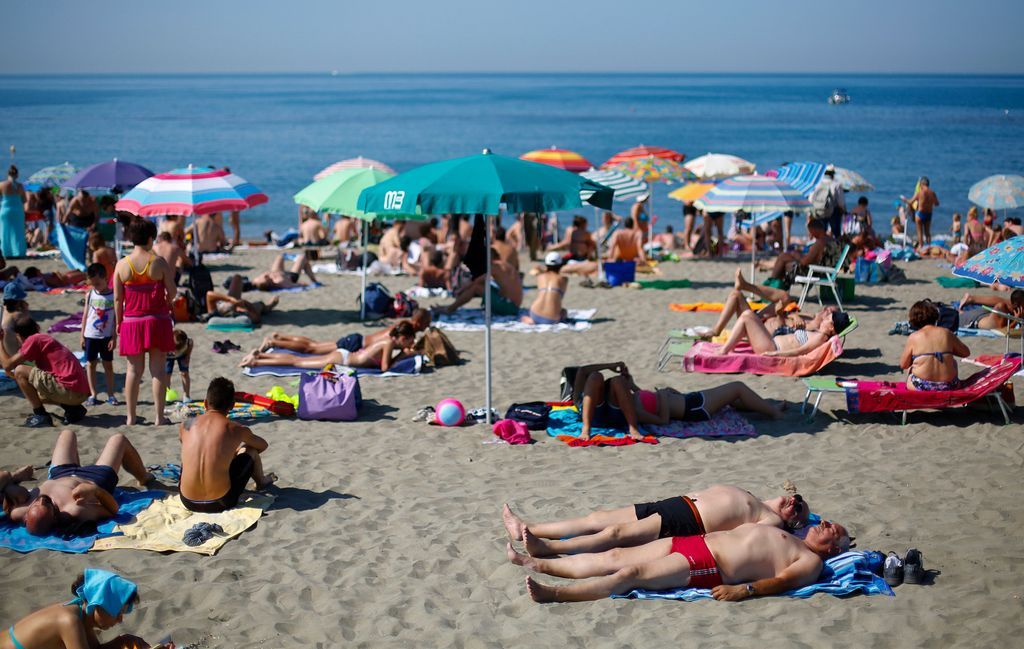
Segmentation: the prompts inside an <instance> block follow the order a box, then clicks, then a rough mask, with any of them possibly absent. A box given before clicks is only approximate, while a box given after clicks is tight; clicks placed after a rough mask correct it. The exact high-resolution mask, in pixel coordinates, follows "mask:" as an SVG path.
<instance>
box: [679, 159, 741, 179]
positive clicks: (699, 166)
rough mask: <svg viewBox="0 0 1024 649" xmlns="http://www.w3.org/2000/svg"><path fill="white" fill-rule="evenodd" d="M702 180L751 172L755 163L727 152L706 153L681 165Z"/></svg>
mask: <svg viewBox="0 0 1024 649" xmlns="http://www.w3.org/2000/svg"><path fill="white" fill-rule="evenodd" d="M683 166H684V167H686V168H687V169H689V170H690V171H691V172H692V173H693V175H695V176H697V178H700V179H702V180H710V179H714V178H728V177H729V176H739V175H742V174H752V173H754V170H755V169H756V167H757V165H755V164H754V163H753V162H751V161H749V160H744V159H743V158H740V157H738V156H734V155H729V154H727V153H707V154H705V155H702V156H700V157H699V158H694V159H693V160H690V161H689V162H687V163H686V164H684V165H683Z"/></svg>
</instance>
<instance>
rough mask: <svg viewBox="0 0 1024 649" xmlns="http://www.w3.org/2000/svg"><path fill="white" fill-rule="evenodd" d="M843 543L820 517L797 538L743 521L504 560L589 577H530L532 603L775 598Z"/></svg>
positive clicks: (816, 572) (814, 575)
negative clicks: (635, 593)
mask: <svg viewBox="0 0 1024 649" xmlns="http://www.w3.org/2000/svg"><path fill="white" fill-rule="evenodd" d="M849 548H850V535H849V533H848V532H847V531H846V528H844V527H843V526H842V525H839V524H837V523H832V522H831V521H825V520H823V521H821V523H820V524H818V525H815V526H814V527H812V528H810V529H809V530H808V531H807V536H806V537H804V538H803V539H801V538H799V537H797V536H794V535H792V534H790V533H788V532H784V531H782V530H780V529H777V528H774V527H770V526H768V525H758V524H756V523H744V524H743V525H740V526H739V527H737V528H735V529H732V530H728V531H722V532H709V533H708V534H703V535H695V536H675V537H671V538H663V539H658V540H657V541H651V542H650V543H647V544H645V545H640V546H637V547H634V548H626V549H622V548H615V549H614V550H609V551H607V552H600V553H596V554H591V553H585V554H575V555H571V556H567V557H560V558H558V559H535V558H533V557H531V556H529V555H525V554H521V553H519V552H516V550H515V549H514V548H513V547H512V544H511V543H509V544H508V545H507V547H506V552H507V554H508V558H509V560H510V561H511V562H512V563H514V564H516V565H519V566H525V567H526V568H529V569H530V570H533V571H535V572H543V573H546V574H549V575H554V576H556V577H567V578H570V579H585V578H587V577H596V579H590V580H588V581H583V582H578V583H573V584H570V585H567V586H562V585H559V586H549V585H546V584H542V583H540V582H538V581H537V580H535V579H534V578H533V577H527V578H526V589H527V591H528V592H529V593H530V597H532V598H533V600H534V601H535V602H582V601H589V600H595V599H603V598H605V597H610V596H611V595H622V594H625V593H628V592H629V591H631V590H634V589H638V588H639V589H645V590H671V589H675V588H710V589H711V594H712V595H713V596H714V598H715V599H721V600H726V601H738V600H741V599H746V598H748V597H754V596H758V595H775V594H778V593H782V592H785V591H787V590H793V589H796V588H803V587H804V586H809V585H811V584H813V583H814V582H815V581H817V579H818V577H819V576H820V575H821V570H822V568H823V567H824V560H825V559H828V558H829V557H833V556H835V555H837V554H840V553H841V552H845V551H847V550H849Z"/></svg>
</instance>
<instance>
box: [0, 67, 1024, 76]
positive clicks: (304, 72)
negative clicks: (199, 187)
mask: <svg viewBox="0 0 1024 649" xmlns="http://www.w3.org/2000/svg"><path fill="white" fill-rule="evenodd" d="M410 74H419V75H428V76H442V75H467V76H468V75H499V76H513V75H551V76H567V75H577V76H579V75H584V76H599V75H605V76H607V75H623V76H625V75H633V76H668V75H699V76H713V75H731V76H769V75H792V76H822V75H846V76H879V75H880V76H965V77H1024V70H1022V71H1020V72H985V71H973V72H956V71H945V72H935V71H932V72H914V71H907V70H900V71H884V72H883V71H864V70H860V71H767V70H757V71H741V70H722V71H697V70H661V71H652V70H544V71H541V70H432V71H425V70H387V71H367V70H364V71H349V72H343V71H341V70H331V69H320V70H278V71H274V70H249V71H230V70H217V71H203V72H198V71H167V70H164V71H154V72H145V71H137V70H136V71H95V72H53V71H51V72H0V77H39V76H46V77H86V76H133V75H145V76H268V75H276V76H325V75H326V76H332V77H360V76H374V75H379V76H401V75H410Z"/></svg>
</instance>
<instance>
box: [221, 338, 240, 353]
mask: <svg viewBox="0 0 1024 649" xmlns="http://www.w3.org/2000/svg"><path fill="white" fill-rule="evenodd" d="M220 346H221V349H223V350H224V351H228V352H232V351H234V352H240V351H242V348H241V346H239V345H236V344H235V343H233V342H231V341H230V340H225V341H224V342H222V343H221V344H220Z"/></svg>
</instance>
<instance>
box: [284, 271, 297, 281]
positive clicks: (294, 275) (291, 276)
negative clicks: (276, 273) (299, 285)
mask: <svg viewBox="0 0 1024 649" xmlns="http://www.w3.org/2000/svg"><path fill="white" fill-rule="evenodd" d="M285 275H287V276H288V279H290V280H292V284H295V283H296V282H298V281H299V274H298V273H293V272H292V271H290V270H288V271H285Z"/></svg>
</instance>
